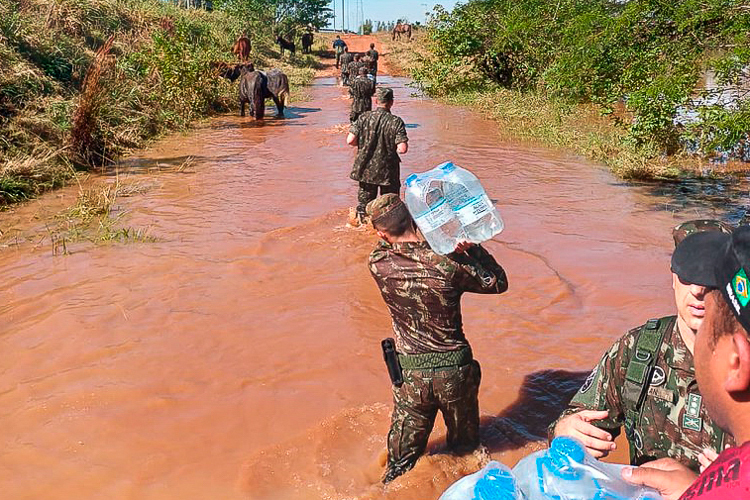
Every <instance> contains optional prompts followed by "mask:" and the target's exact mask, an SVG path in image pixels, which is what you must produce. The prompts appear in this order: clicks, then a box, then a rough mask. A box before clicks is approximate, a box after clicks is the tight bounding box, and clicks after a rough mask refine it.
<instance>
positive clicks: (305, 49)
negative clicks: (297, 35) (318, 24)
mask: <svg viewBox="0 0 750 500" xmlns="http://www.w3.org/2000/svg"><path fill="white" fill-rule="evenodd" d="M312 44H313V34H312V33H304V34H303V35H302V53H303V54H309V53H310V52H312V50H311V49H312Z"/></svg>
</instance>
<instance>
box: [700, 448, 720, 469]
mask: <svg viewBox="0 0 750 500" xmlns="http://www.w3.org/2000/svg"><path fill="white" fill-rule="evenodd" d="M718 456H719V454H718V453H716V452H715V451H714V450H712V449H711V448H703V451H702V452H700V453H699V454H698V462H700V464H701V472H703V471H704V470H706V467H708V466H709V465H711V464H712V463H714V460H716V458H717V457H718Z"/></svg>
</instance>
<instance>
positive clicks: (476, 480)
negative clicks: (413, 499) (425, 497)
mask: <svg viewBox="0 0 750 500" xmlns="http://www.w3.org/2000/svg"><path fill="white" fill-rule="evenodd" d="M522 499H523V497H522V496H521V493H520V492H519V491H518V487H517V486H516V480H515V478H514V477H513V473H512V472H511V471H510V468H509V467H507V466H505V465H503V464H501V463H500V462H495V461H494V460H493V461H492V462H490V463H488V464H487V465H485V466H484V468H483V469H481V470H479V471H477V472H475V473H474V474H471V475H469V476H466V477H463V478H461V479H460V480H458V481H456V482H455V483H453V485H452V486H451V487H450V488H448V489H447V490H445V493H443V494H442V495H440V499H439V500H522Z"/></svg>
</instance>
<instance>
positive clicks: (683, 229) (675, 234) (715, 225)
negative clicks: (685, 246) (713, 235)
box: [672, 219, 732, 246]
mask: <svg viewBox="0 0 750 500" xmlns="http://www.w3.org/2000/svg"><path fill="white" fill-rule="evenodd" d="M704 231H721V232H722V233H727V234H729V233H731V232H732V226H730V225H729V224H727V223H726V222H722V221H719V220H709V219H700V220H691V221H687V222H683V223H682V224H678V225H677V226H675V228H674V229H672V238H674V244H675V246H677V245H679V244H680V242H681V241H682V240H684V239H685V238H686V237H687V236H689V235H691V234H693V233H700V232H704Z"/></svg>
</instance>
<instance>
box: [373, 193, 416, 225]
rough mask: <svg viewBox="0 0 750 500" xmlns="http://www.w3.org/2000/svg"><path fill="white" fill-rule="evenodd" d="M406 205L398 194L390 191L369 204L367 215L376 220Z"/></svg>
mask: <svg viewBox="0 0 750 500" xmlns="http://www.w3.org/2000/svg"><path fill="white" fill-rule="evenodd" d="M401 207H404V208H405V207H406V205H404V202H403V201H401V198H399V196H398V195H397V194H394V193H388V194H384V195H382V196H379V197H377V198H375V199H374V200H372V201H371V202H370V203H368V204H367V209H366V210H367V215H369V216H370V220H371V221H373V222H375V221H376V220H378V219H379V218H381V217H383V216H385V215H388V214H389V213H390V212H391V211H392V210H395V209H397V208H401Z"/></svg>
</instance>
